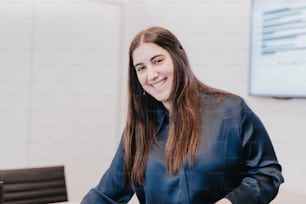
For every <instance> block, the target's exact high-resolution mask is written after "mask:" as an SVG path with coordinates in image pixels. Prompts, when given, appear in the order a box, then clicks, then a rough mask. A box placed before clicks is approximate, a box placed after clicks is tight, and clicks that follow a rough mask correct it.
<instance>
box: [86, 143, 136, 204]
mask: <svg viewBox="0 0 306 204" xmlns="http://www.w3.org/2000/svg"><path fill="white" fill-rule="evenodd" d="M123 146H124V145H123V141H121V142H120V145H119V147H118V149H117V152H116V154H115V157H114V158H113V161H112V163H111V165H110V167H109V169H108V170H107V171H106V172H105V174H104V175H103V177H102V179H101V180H100V182H99V184H98V185H97V186H96V187H95V188H93V189H91V190H90V191H89V192H88V193H87V194H86V195H85V197H84V198H83V200H82V201H81V204H93V203H95V204H115V203H127V202H128V201H129V200H130V199H131V197H132V196H133V194H134V192H133V191H132V188H131V186H130V183H129V182H127V181H126V180H125V179H126V174H125V172H124V147H123Z"/></svg>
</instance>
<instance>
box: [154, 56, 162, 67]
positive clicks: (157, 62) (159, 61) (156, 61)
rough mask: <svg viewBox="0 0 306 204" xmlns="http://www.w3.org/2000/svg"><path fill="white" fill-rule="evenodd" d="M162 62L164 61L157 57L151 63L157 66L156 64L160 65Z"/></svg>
mask: <svg viewBox="0 0 306 204" xmlns="http://www.w3.org/2000/svg"><path fill="white" fill-rule="evenodd" d="M163 61H164V59H163V58H161V57H157V58H155V59H154V61H153V63H154V64H156V65H158V64H161V63H162V62H163Z"/></svg>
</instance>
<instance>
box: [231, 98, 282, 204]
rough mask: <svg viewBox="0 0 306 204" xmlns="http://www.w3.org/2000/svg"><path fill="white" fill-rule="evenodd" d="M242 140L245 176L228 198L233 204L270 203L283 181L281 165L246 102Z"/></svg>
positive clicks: (242, 116)
mask: <svg viewBox="0 0 306 204" xmlns="http://www.w3.org/2000/svg"><path fill="white" fill-rule="evenodd" d="M241 139H242V148H243V158H244V164H243V165H244V166H245V167H244V168H245V171H244V174H245V177H244V178H243V180H242V182H241V184H240V185H239V186H238V187H237V188H236V189H234V190H233V191H232V192H230V193H229V194H227V195H226V197H225V198H227V199H228V200H230V201H231V202H232V203H233V204H240V203H248V204H252V203H254V204H255V203H258V204H259V203H260V204H264V203H269V202H270V201H271V200H272V199H273V198H274V197H275V196H276V195H277V192H278V189H279V186H280V184H281V183H283V181H284V180H283V177H282V174H281V166H280V164H279V163H278V161H277V158H276V155H275V152H274V149H273V146H272V143H271V140H270V138H269V136H268V133H267V131H266V130H265V128H264V126H263V124H262V123H261V121H260V120H259V118H258V117H257V116H256V115H255V114H254V113H253V112H252V111H251V110H250V109H249V107H248V106H247V105H246V104H245V103H244V102H243V101H242V114H241Z"/></svg>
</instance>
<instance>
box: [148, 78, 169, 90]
mask: <svg viewBox="0 0 306 204" xmlns="http://www.w3.org/2000/svg"><path fill="white" fill-rule="evenodd" d="M166 80H167V78H163V79H161V80H159V81H157V82H154V83H152V84H151V86H153V87H154V88H157V87H159V86H161V85H163V84H164V83H165V82H166Z"/></svg>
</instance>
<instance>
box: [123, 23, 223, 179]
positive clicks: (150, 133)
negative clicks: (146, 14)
mask: <svg viewBox="0 0 306 204" xmlns="http://www.w3.org/2000/svg"><path fill="white" fill-rule="evenodd" d="M144 42H145V43H154V44H156V45H158V46H160V47H162V48H163V49H165V50H167V51H168V52H169V54H170V56H171V58H172V61H173V66H174V79H173V80H174V81H173V87H172V91H171V96H170V97H171V101H172V111H171V113H170V116H169V124H170V130H169V137H168V141H167V144H166V148H165V155H166V165H167V170H168V172H169V173H170V174H174V173H176V172H177V170H178V169H179V168H181V167H182V165H183V162H184V161H185V160H186V157H187V155H188V157H189V165H192V164H193V162H194V158H195V154H196V151H197V145H198V143H199V138H200V134H201V116H200V102H199V95H200V92H202V91H203V92H206V93H217V92H220V91H218V90H216V89H213V88H210V87H208V86H206V85H205V84H203V83H202V82H200V81H199V80H198V79H197V78H196V76H195V75H194V73H193V72H192V70H191V68H190V65H189V61H188V58H187V55H186V52H185V50H184V49H183V47H182V45H181V43H180V42H179V40H178V39H177V38H176V37H175V35H174V34H172V33H171V32H170V31H169V30H167V29H165V28H162V27H151V28H148V29H146V30H144V31H142V32H140V33H138V34H137V35H136V36H135V37H134V39H133V40H132V42H131V44H130V49H129V76H128V113H127V121H126V128H125V138H124V142H125V168H126V171H127V173H128V175H129V178H130V179H131V180H132V182H133V183H135V184H142V183H143V182H144V172H145V168H146V164H147V159H148V155H149V152H150V151H151V145H152V143H153V141H154V140H155V139H156V113H155V110H156V108H157V106H158V105H159V104H160V102H158V101H156V100H155V99H154V98H153V97H151V96H150V95H148V94H145V95H143V89H142V87H141V85H140V83H139V81H138V78H137V75H136V71H135V68H134V65H133V52H134V50H135V49H136V48H137V47H138V46H139V45H140V44H141V43H144Z"/></svg>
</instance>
